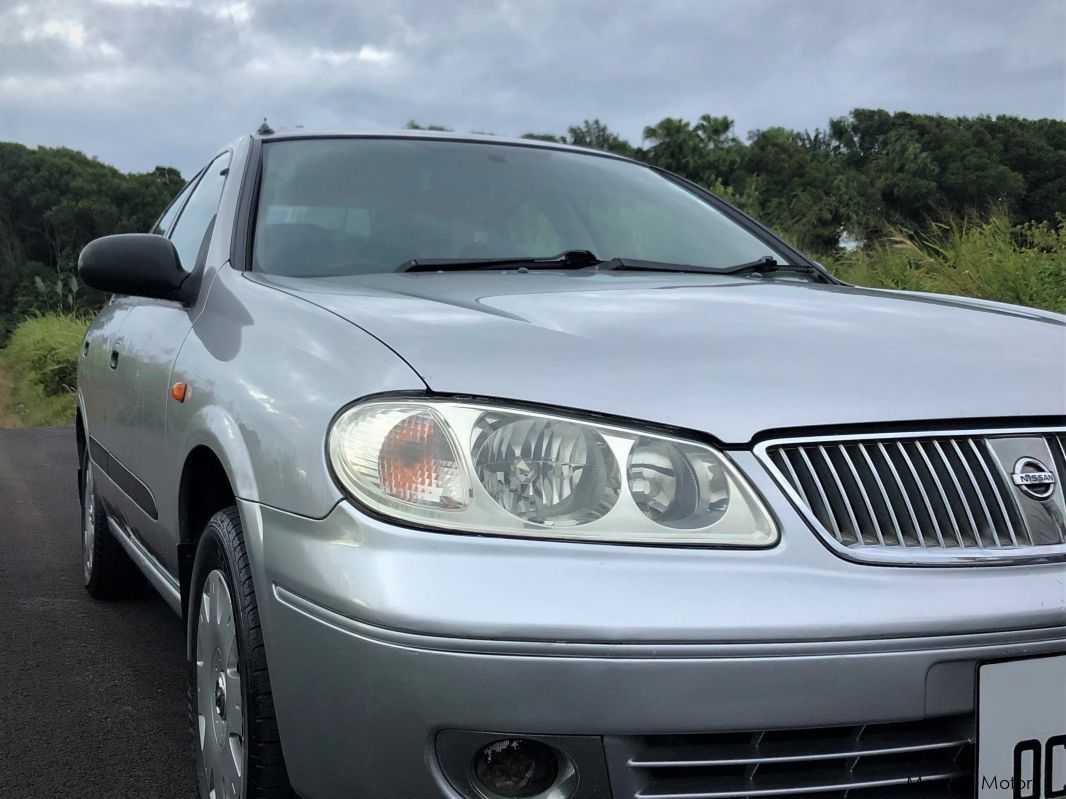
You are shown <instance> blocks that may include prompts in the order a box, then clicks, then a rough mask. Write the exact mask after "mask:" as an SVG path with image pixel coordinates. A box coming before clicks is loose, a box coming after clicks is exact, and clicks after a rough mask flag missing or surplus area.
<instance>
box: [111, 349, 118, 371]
mask: <svg viewBox="0 0 1066 799" xmlns="http://www.w3.org/2000/svg"><path fill="white" fill-rule="evenodd" d="M111 368H112V369H117V368H118V350H111Z"/></svg>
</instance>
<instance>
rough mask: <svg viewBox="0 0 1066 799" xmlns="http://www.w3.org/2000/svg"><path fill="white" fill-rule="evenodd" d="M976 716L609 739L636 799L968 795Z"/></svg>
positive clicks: (619, 773)
mask: <svg viewBox="0 0 1066 799" xmlns="http://www.w3.org/2000/svg"><path fill="white" fill-rule="evenodd" d="M973 740H974V729H973V717H972V716H970V715H965V716H950V717H943V718H934V719H925V720H922V721H917V722H903V723H891V724H868V725H862V726H854V727H821V728H813V729H800V730H761V731H755V732H739V733H712V734H707V735H651V736H641V737H625V738H608V739H607V740H606V745H607V751H608V763H609V764H610V767H611V771H612V774H611V779H612V783H613V784H615V785H622V786H624V788H623V790H622V791H621V792H618V793H619V795H622V796H627V797H630V796H631V797H634V799H727V798H728V799H756V797H758V798H759V799H762V798H763V797H786V796H787V797H791V798H792V799H796V797H811V798H812V799H814V797H817V799H844V797H847V799H877V798H878V797H898V799H921V798H922V797H930V798H931V797H940V798H941V799H942V798H944V797H955V796H958V797H963V796H967V797H972V796H973V790H974V746H973Z"/></svg>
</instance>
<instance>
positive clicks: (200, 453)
mask: <svg viewBox="0 0 1066 799" xmlns="http://www.w3.org/2000/svg"><path fill="white" fill-rule="evenodd" d="M79 268H80V272H81V276H82V278H83V279H84V280H85V282H86V283H87V284H89V285H91V286H94V287H97V288H99V289H102V290H105V291H107V292H111V293H113V294H114V296H113V297H112V299H111V301H110V302H109V303H108V305H107V306H106V307H105V308H104V309H103V310H102V311H101V312H100V314H99V316H98V317H97V318H96V320H95V322H93V324H92V326H91V327H90V329H89V332H88V334H87V336H86V338H85V342H84V349H83V351H82V357H81V363H80V369H79V389H78V411H77V438H78V447H79V452H80V457H81V469H80V485H81V496H82V500H83V520H84V529H83V541H84V566H85V584H86V587H87V588H88V590H89V593H90V594H91V595H92V596H94V597H114V596H118V595H121V594H123V593H126V592H128V591H129V590H131V589H132V588H134V587H135V586H136V585H137V583H138V581H139V580H143V578H142V577H141V574H142V573H143V576H144V577H146V578H147V580H148V581H149V582H150V583H151V584H152V585H153V586H154V587H155V588H156V589H158V591H159V592H160V593H161V594H162V595H163V597H164V598H165V599H166V600H167V601H168V602H169V603H170V604H171V606H172V607H173V609H174V611H175V612H176V613H177V614H179V615H180V616H181V618H182V620H183V623H184V624H185V627H186V629H187V640H188V673H189V713H190V722H191V728H192V735H193V739H194V744H195V751H196V769H197V773H198V775H199V786H200V795H201V796H203V797H213V798H214V799H222V797H238V798H240V799H260V798H265V797H271V798H272V797H282V796H292V795H293V794H295V795H298V796H301V797H304V798H305V799H362V798H364V797H373V798H375V799H378V798H382V797H384V798H386V799H431V798H433V799H440V798H441V797H448V798H449V799H460V798H461V799H514V798H515V797H525V798H526V799H607V798H608V797H614V798H615V799H619V798H624V799H635V798H636V797H640V799H711V797H822V798H823V799H833V798H834V797H837V798H840V797H847V799H875V797H887V796H891V797H903V798H904V799H917V798H918V797H944V796H974V795H975V793H976V794H978V795H979V796H981V797H993V796H1008V797H1009V796H1015V797H1060V796H1063V795H1064V793H1063V792H1062V791H1064V790H1066V788H1064V787H1063V786H1064V785H1066V525H1064V517H1066V502H1064V494H1063V489H1062V485H1061V479H1062V477H1063V476H1066V318H1064V317H1062V316H1059V315H1056V314H1052V313H1044V312H1040V311H1034V310H1029V309H1025V308H1018V307H1012V306H1007V305H1002V304H996V303H992V302H982V301H978V300H971V299H963V298H958V297H943V296H930V295H921V294H908V293H903V292H893V291H875V290H868V289H862V288H856V287H853V286H849V285H845V284H842V283H841V282H840V281H838V280H836V279H834V278H833V277H832V276H831V275H830V274H828V273H827V272H826V271H825V270H824V269H823V268H822V267H820V266H819V265H818V264H817V263H815V262H813V261H811V260H810V259H808V258H807V257H805V256H804V255H802V254H801V253H799V252H797V251H796V250H794V249H793V248H792V247H790V246H789V245H787V244H786V243H785V242H783V241H782V240H781V239H779V238H777V237H776V236H774V235H773V234H772V233H770V232H769V231H767V230H766V229H765V228H763V227H761V226H760V225H759V224H758V223H756V222H754V221H753V220H752V219H750V218H748V217H747V216H745V215H744V214H742V213H741V212H739V211H738V210H736V209H735V208H733V207H731V206H730V205H728V204H726V203H724V202H722V201H721V200H719V199H717V198H716V197H714V196H713V195H711V194H709V193H708V192H706V191H704V190H703V189H701V188H700V187H698V186H696V185H693V184H692V183H690V182H688V181H686V180H684V179H682V178H680V177H677V176H675V175H671V174H668V173H665V172H662V171H660V170H657V169H654V168H651V167H649V166H647V165H643V164H639V163H637V162H634V161H630V160H627V159H624V158H619V157H615V156H613V155H609V154H606V153H599V152H592V151H586V150H580V149H576V148H569V147H565V146H560V145H554V144H550V145H549V144H543V143H536V142H531V141H522V140H518V141H511V140H506V139H498V138H491V137H476V136H456V135H452V134H438V135H434V134H429V133H422V132H416V133H407V134H395V135H391V134H390V135H380V134H378V135H344V134H310V133H307V132H305V131H298V132H297V133H296V134H292V135H281V134H271V133H269V132H265V131H264V132H262V133H260V134H257V135H255V136H250V137H244V138H241V139H239V140H238V141H236V142H235V143H234V144H233V145H232V146H230V147H227V148H226V149H224V150H223V151H222V152H220V153H219V154H218V155H217V156H216V157H215V158H214V159H213V160H212V161H211V162H210V163H209V164H208V165H207V166H206V167H204V169H203V170H202V171H201V172H200V173H199V174H198V175H197V176H196V177H195V178H194V179H193V180H192V181H190V183H189V184H188V186H186V187H185V189H184V190H183V191H182V192H181V193H180V194H179V195H178V197H177V198H176V199H175V200H174V202H173V203H172V204H171V205H170V207H169V208H168V209H167V210H166V212H165V213H164V214H163V215H162V217H161V218H160V219H159V221H158V223H157V224H156V226H155V228H154V229H153V230H152V232H151V234H143V235H142V234H131V235H122V236H110V237H106V238H103V239H99V240H97V241H95V242H93V243H91V244H90V245H89V246H88V247H86V248H85V250H84V251H83V253H82V255H81V260H80V264H79Z"/></svg>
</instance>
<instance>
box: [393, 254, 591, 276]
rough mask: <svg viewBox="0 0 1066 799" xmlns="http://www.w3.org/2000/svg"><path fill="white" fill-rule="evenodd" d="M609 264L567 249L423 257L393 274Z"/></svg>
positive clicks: (582, 267) (400, 266) (406, 263)
mask: <svg viewBox="0 0 1066 799" xmlns="http://www.w3.org/2000/svg"><path fill="white" fill-rule="evenodd" d="M604 263H610V262H607V261H601V260H600V259H599V258H597V257H596V256H595V255H594V254H593V253H591V252H589V251H588V250H567V251H566V252H561V253H559V254H558V255H553V256H551V257H549V258H534V257H530V256H525V257H517V258H426V259H415V258H412V259H411V260H410V261H405V262H404V263H402V264H400V265H399V266H398V267H396V271H397V272H468V271H473V270H477V269H506V268H508V267H525V268H526V269H585V268H587V267H590V266H599V265H600V264H604Z"/></svg>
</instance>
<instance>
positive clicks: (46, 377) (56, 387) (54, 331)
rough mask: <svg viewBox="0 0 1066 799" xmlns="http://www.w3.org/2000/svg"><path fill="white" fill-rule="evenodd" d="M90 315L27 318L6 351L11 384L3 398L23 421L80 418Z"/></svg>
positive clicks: (1, 363)
mask: <svg viewBox="0 0 1066 799" xmlns="http://www.w3.org/2000/svg"><path fill="white" fill-rule="evenodd" d="M87 325H88V319H86V318H84V317H80V316H70V315H66V314H48V315H43V316H32V317H30V318H28V319H25V320H23V321H22V322H21V323H20V324H19V325H18V326H17V327H16V328H15V331H14V332H13V333H12V335H11V340H10V341H9V342H8V345H7V348H6V349H4V350H3V352H2V353H0V369H3V370H4V371H5V372H6V373H7V380H6V381H5V382H6V383H8V384H9V385H10V387H11V389H10V394H9V396H7V397H0V404H3V406H4V410H5V411H6V414H7V415H8V416H12V417H14V418H15V419H17V420H18V421H20V422H21V423H22V424H25V425H31V426H37V425H41V426H50V425H57V424H70V423H71V421H72V420H73V418H74V402H75V399H74V398H75V391H76V390H77V379H78V350H79V348H80V346H81V341H82V338H83V337H84V335H85V328H86V327H87Z"/></svg>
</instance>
